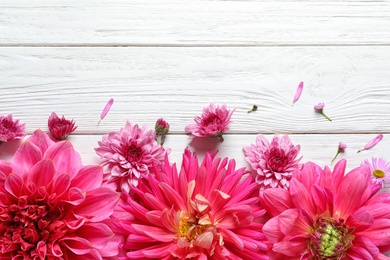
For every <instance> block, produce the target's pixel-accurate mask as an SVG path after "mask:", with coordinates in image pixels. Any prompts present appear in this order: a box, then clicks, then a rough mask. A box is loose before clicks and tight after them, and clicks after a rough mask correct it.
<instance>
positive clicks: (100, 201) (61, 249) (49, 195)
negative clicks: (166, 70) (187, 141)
mask: <svg viewBox="0 0 390 260" xmlns="http://www.w3.org/2000/svg"><path fill="white" fill-rule="evenodd" d="M102 178H103V173H102V169H101V167H100V166H82V165H81V159H80V155H79V154H78V153H77V152H76V151H75V150H74V149H73V146H72V145H71V143H69V142H66V141H63V142H58V143H54V142H53V141H51V140H50V138H49V137H48V136H47V135H46V134H45V133H43V132H41V131H39V130H38V131H35V133H34V134H33V135H32V136H31V137H30V138H28V139H27V140H26V141H25V142H23V143H22V145H21V146H20V148H19V149H18V150H17V151H16V153H15V155H14V157H13V159H12V161H11V162H5V161H0V198H1V199H0V220H1V221H0V259H69V260H77V259H80V260H81V259H101V258H102V257H103V256H110V257H111V256H115V255H116V254H117V253H118V252H117V251H118V250H117V249H115V246H112V244H111V239H112V238H113V232H112V230H111V229H110V228H109V227H108V226H107V225H106V224H104V223H103V221H104V220H105V219H106V218H108V217H109V216H110V215H111V213H112V212H113V209H114V206H115V204H116V202H117V201H118V198H119V196H118V195H117V193H116V192H114V191H112V190H110V189H108V188H103V187H101V186H100V185H101V183H102ZM107 248H109V250H108V249H107Z"/></svg>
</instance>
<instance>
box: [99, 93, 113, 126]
mask: <svg viewBox="0 0 390 260" xmlns="http://www.w3.org/2000/svg"><path fill="white" fill-rule="evenodd" d="M113 103H114V99H113V98H110V100H108V102H107V105H106V106H105V107H104V108H103V111H102V113H101V114H100V120H99V122H98V124H99V123H100V121H102V120H103V119H104V118H105V117H106V115H107V113H108V111H110V109H111V106H112V104H113Z"/></svg>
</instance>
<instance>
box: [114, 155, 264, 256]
mask: <svg viewBox="0 0 390 260" xmlns="http://www.w3.org/2000/svg"><path fill="white" fill-rule="evenodd" d="M214 155H215V154H214ZM214 155H210V154H206V156H205V159H204V161H203V163H202V164H201V165H199V163H198V159H197V157H196V155H191V153H190V152H189V151H188V150H186V151H185V153H184V155H183V162H182V168H181V171H180V172H179V173H178V172H177V170H176V167H175V166H173V167H172V166H171V165H170V164H169V163H168V162H167V163H165V167H164V169H163V172H161V173H157V172H156V173H155V174H154V175H152V174H149V175H147V176H146V177H145V178H144V179H143V181H142V182H140V183H139V185H138V187H136V188H134V189H133V192H134V197H132V196H130V195H129V194H127V193H124V194H123V195H124V197H125V198H124V199H125V201H124V205H122V207H123V208H124V209H125V210H126V211H128V213H129V214H128V216H126V215H125V214H123V215H122V217H123V218H124V219H125V220H123V221H122V222H121V223H120V226H122V228H123V232H124V234H125V236H126V239H125V242H124V243H123V248H122V249H121V250H124V251H125V252H126V256H127V257H128V259H268V258H267V257H266V256H265V255H264V252H265V251H264V250H265V249H266V247H267V246H266V245H265V244H264V243H263V238H264V237H263V234H262V232H261V229H262V226H263V224H262V219H263V215H264V214H265V211H264V210H263V209H262V208H261V207H260V206H259V204H258V188H257V187H258V185H257V184H256V183H254V182H253V179H252V177H251V176H248V177H246V178H243V177H244V169H239V170H235V169H234V168H235V162H234V161H233V160H231V161H230V162H229V163H228V160H227V158H225V159H223V160H221V159H220V158H218V159H215V158H214Z"/></svg>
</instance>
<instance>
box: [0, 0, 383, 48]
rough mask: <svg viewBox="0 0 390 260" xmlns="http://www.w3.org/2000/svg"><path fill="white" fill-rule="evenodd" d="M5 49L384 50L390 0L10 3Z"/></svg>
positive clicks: (5, 7)
mask: <svg viewBox="0 0 390 260" xmlns="http://www.w3.org/2000/svg"><path fill="white" fill-rule="evenodd" d="M0 10H1V11H0V31H1V32H2V33H1V34H0V43H1V44H2V45H3V46H4V45H16V46H23V45H35V46H37V45H90V46H96V45H101V44H104V45H109V46H110V45H115V46H120V45H129V46H137V45H138V46H145V45H162V46H169V45H170V46H172V45H180V46H186V45H189V46H209V45H215V46H231V45H239V46H258V45H272V46H274V45H282V46H283V45H329V44H332V45H367V44H373V45H382V44H387V45H388V44H389V43H390V34H389V33H388V32H389V31H388V28H390V19H389V18H390V3H389V2H388V1H342V2H339V1H337V2H333V1H294V2H289V1H283V2H282V1H266V2H262V1H201V0H195V1H194V0H184V1H183V0H164V1H144V0H132V1H123V0H104V1H93V0H87V1H76V0H70V1H69V0H67V1H64V0H62V1H51V0H36V1H29V0H19V1H14V0H3V1H1V3H0Z"/></svg>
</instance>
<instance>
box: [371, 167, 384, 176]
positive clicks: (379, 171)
mask: <svg viewBox="0 0 390 260" xmlns="http://www.w3.org/2000/svg"><path fill="white" fill-rule="evenodd" d="M372 175H374V177H375V178H383V177H385V172H384V171H382V170H379V169H376V170H374V171H373V172H372Z"/></svg>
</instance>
